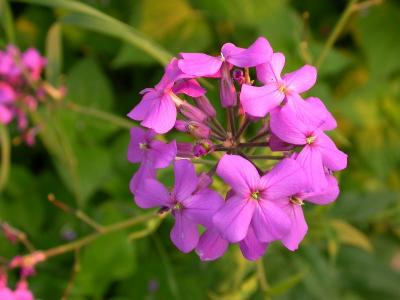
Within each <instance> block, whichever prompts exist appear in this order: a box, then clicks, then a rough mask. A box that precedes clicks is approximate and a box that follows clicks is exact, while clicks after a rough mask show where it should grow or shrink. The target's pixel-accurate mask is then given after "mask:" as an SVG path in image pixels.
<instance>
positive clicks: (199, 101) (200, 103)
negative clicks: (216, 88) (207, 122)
mask: <svg viewBox="0 0 400 300" xmlns="http://www.w3.org/2000/svg"><path fill="white" fill-rule="evenodd" d="M195 100H196V105H197V107H198V108H200V109H201V110H202V111H203V112H204V113H205V114H206V115H207V116H208V117H210V118H215V116H216V115H217V112H216V111H215V108H214V106H213V105H212V104H211V102H210V100H209V99H208V98H207V97H206V96H200V97H198V98H195Z"/></svg>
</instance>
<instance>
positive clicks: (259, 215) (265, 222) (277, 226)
mask: <svg viewBox="0 0 400 300" xmlns="http://www.w3.org/2000/svg"><path fill="white" fill-rule="evenodd" d="M257 204H258V205H256V209H255V211H254V216H253V220H252V222H251V224H252V226H253V228H254V232H255V234H256V236H257V238H258V239H259V240H260V241H261V242H265V243H269V242H272V241H275V240H279V239H281V238H283V237H284V236H285V235H286V234H287V233H288V232H289V230H290V219H289V217H288V216H287V214H286V213H285V212H284V211H283V210H282V209H281V208H280V207H278V206H277V205H276V204H275V203H274V202H272V201H268V200H263V199H261V200H259V201H258V203H257Z"/></svg>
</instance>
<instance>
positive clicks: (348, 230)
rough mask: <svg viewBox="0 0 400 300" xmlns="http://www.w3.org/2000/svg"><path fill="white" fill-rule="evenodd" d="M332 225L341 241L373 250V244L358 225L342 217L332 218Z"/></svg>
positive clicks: (366, 249)
mask: <svg viewBox="0 0 400 300" xmlns="http://www.w3.org/2000/svg"><path fill="white" fill-rule="evenodd" d="M330 226H332V228H333V229H334V230H335V231H336V234H337V235H338V239H339V241H340V242H341V243H343V244H345V245H350V246H354V247H357V248H360V249H363V250H365V251H367V252H372V250H373V246H372V243H371V242H370V240H369V238H368V237H367V236H366V235H365V234H364V233H363V232H362V231H360V230H359V229H357V228H356V227H354V226H352V225H351V224H349V223H347V222H346V221H343V220H340V219H334V220H330Z"/></svg>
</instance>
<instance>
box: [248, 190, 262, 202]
mask: <svg viewBox="0 0 400 300" xmlns="http://www.w3.org/2000/svg"><path fill="white" fill-rule="evenodd" d="M250 197H251V198H252V199H253V200H259V199H260V192H259V191H255V192H252V193H251V195H250Z"/></svg>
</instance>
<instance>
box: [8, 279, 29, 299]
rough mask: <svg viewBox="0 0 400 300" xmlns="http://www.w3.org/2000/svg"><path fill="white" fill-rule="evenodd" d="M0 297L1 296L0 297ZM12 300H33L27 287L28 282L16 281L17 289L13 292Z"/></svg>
mask: <svg viewBox="0 0 400 300" xmlns="http://www.w3.org/2000/svg"><path fill="white" fill-rule="evenodd" d="M0 299H2V298H0ZM13 299H14V300H34V299H35V297H34V296H33V294H32V292H31V291H30V290H29V289H28V283H27V282H26V281H25V280H21V281H20V282H18V285H17V289H16V290H15V292H14V298H13Z"/></svg>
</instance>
